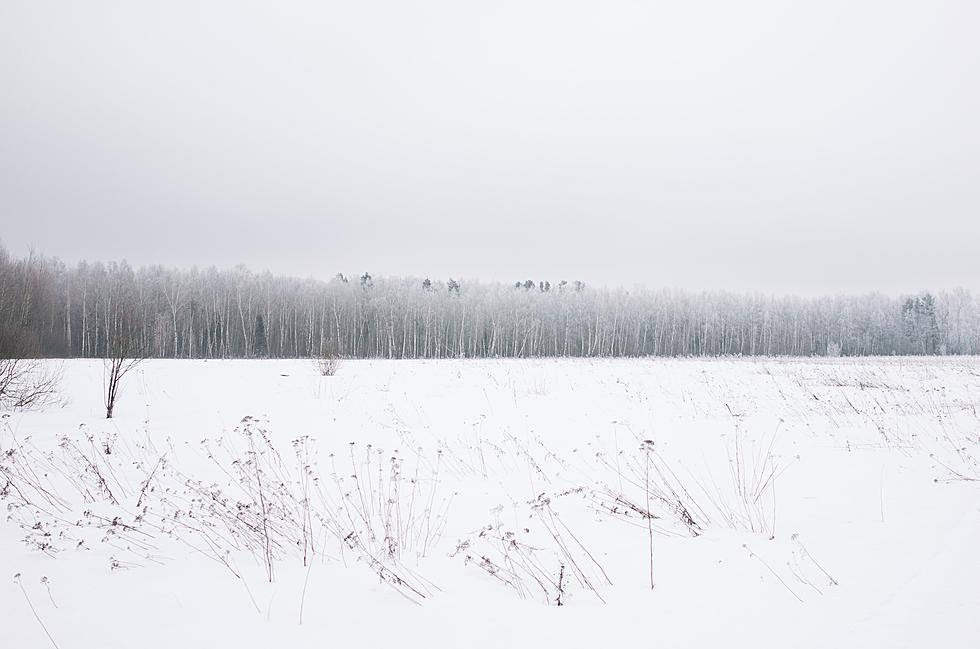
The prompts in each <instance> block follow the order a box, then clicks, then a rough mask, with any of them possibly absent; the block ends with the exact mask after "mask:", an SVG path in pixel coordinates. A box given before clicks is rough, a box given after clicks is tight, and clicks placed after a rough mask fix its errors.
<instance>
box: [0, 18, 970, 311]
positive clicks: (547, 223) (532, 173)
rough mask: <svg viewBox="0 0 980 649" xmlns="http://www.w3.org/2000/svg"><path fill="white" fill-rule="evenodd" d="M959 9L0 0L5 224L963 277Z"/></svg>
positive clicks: (531, 270) (482, 255) (549, 258)
mask: <svg viewBox="0 0 980 649" xmlns="http://www.w3.org/2000/svg"><path fill="white" fill-rule="evenodd" d="M978 34H980V3H978V2H975V1H974V2H971V1H961V2H954V1H945V2H944V1H942V0H922V1H918V0H916V1H905V2H903V1H902V0H891V1H880V2H878V1H874V2H872V1H862V0H847V1H838V0H823V1H821V2H806V3H802V2H785V1H776V0H773V1H765V2H763V1H753V2H732V1H731V0H728V1H723V0H719V1H707V0H701V1H698V0H691V1H684V2H677V1H676V0H675V1H672V2H661V1H656V0H650V1H639V0H636V1H629V2H627V1H623V0H594V1H588V2H585V1H578V0H514V1H512V0H492V1H490V0H485V1H483V2H469V1H467V0H447V1H435V0H390V1H389V0H385V1H382V0H376V1H373V2H372V1H365V0H358V1H356V2H352V1H346V2H329V1H323V0H321V1H318V2H294V1H283V0H280V1H277V2H263V3H246V2H241V1H237V2H227V3H216V2H202V1H195V2H176V1H173V0H168V1H167V2H152V3H150V2H146V3H144V2H136V1H133V0H129V1H126V2H117V3H107V2H91V1H89V2H68V1H65V2H43V1H39V0H28V1H18V0H3V1H2V2H0V239H2V240H3V242H4V243H5V245H6V246H7V247H8V248H9V249H10V250H11V251H12V252H13V253H15V254H23V253H25V252H26V251H27V250H28V249H29V248H30V246H32V245H33V246H34V247H36V248H37V249H38V250H39V251H41V252H44V253H46V254H52V255H58V256H61V257H63V258H65V259H67V260H69V261H75V260H78V259H82V258H88V259H93V260H94V259H120V258H126V259H128V260H129V261H130V262H131V263H134V264H141V263H164V264H168V265H182V266H183V265H191V264H198V265H201V266H206V265H210V264H217V265H219V266H231V265H234V264H236V263H239V262H241V263H246V264H248V265H249V266H251V267H253V268H254V269H257V270H260V269H263V268H269V269H271V270H273V271H274V272H277V273H288V274H297V275H313V276H318V277H330V276H332V275H333V274H334V273H336V272H337V271H344V272H347V273H360V272H363V271H364V270H369V271H371V272H372V273H373V274H398V275H429V276H432V277H434V278H435V277H440V278H445V277H448V276H450V275H452V276H455V277H464V278H471V279H472V278H482V279H487V280H498V279H499V280H504V281H514V280H517V279H523V278H532V279H552V280H557V279H561V278H567V279H575V278H580V279H584V280H586V281H587V282H591V283H596V284H613V285H616V284H623V285H627V286H631V285H633V284H636V283H643V284H647V285H650V286H680V287H687V288H696V289H700V288H704V289H711V288H729V289H735V290H747V291H756V290H759V291H766V292H780V293H781V292H797V293H807V294H812V293H817V292H839V291H845V292H856V291H865V290H870V289H881V290H884V291H887V292H900V291H906V290H917V289H920V288H924V287H932V288H943V287H951V286H956V285H964V286H969V287H972V288H980V260H978V255H977V249H978V244H980V218H978V216H980V210H978V208H980V182H978V179H980V117H978V116H980V83H978V81H980V79H978V76H980V74H978V71H980V38H978Z"/></svg>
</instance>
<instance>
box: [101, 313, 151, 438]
mask: <svg viewBox="0 0 980 649" xmlns="http://www.w3.org/2000/svg"><path fill="white" fill-rule="evenodd" d="M145 358H146V353H145V351H144V346H143V345H142V344H141V343H140V339H139V338H138V336H137V335H136V333H135V332H134V331H133V330H132V328H130V327H129V326H127V323H126V322H125V320H123V319H120V320H119V321H117V322H116V324H115V327H113V329H112V335H111V336H110V337H109V340H108V341H107V344H106V357H105V358H104V359H103V366H104V368H105V371H104V382H105V418H106V419H112V412H113V409H114V408H115V407H116V399H118V398H119V389H120V387H121V385H122V380H123V378H124V377H125V376H126V374H128V373H129V371H130V370H131V369H133V368H134V367H136V366H137V365H139V364H140V363H142V362H143V360H144V359H145Z"/></svg>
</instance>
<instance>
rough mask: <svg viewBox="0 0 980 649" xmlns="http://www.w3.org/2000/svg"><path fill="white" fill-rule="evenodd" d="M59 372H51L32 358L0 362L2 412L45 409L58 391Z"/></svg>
mask: <svg viewBox="0 0 980 649" xmlns="http://www.w3.org/2000/svg"><path fill="white" fill-rule="evenodd" d="M60 379H61V372H60V371H51V370H48V369H46V368H45V367H44V365H43V363H42V362H41V361H39V360H36V359H32V358H4V359H0V408H31V407H38V406H41V405H44V403H45V402H46V401H47V400H48V399H50V398H51V397H52V396H53V395H54V393H55V391H56V390H57V387H58V382H59V381H60Z"/></svg>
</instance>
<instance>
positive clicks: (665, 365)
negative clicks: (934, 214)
mask: <svg viewBox="0 0 980 649" xmlns="http://www.w3.org/2000/svg"><path fill="white" fill-rule="evenodd" d="M51 363H52V364H56V365H60V364H62V362H60V361H57V362H56V361H51ZM63 372H64V376H63V379H62V384H61V385H62V391H61V395H60V396H61V400H60V402H58V403H54V404H49V405H47V406H46V407H45V408H43V409H39V410H33V411H26V412H11V413H7V414H5V415H4V419H3V423H2V425H0V451H2V452H3V459H2V460H0V468H2V469H3V471H4V472H5V476H6V477H5V476H4V475H0V482H2V481H6V482H7V483H8V488H7V489H6V496H5V497H4V498H3V501H2V502H3V504H4V505H5V508H6V517H5V520H4V521H3V522H0V548H2V551H0V575H4V574H5V575H6V576H7V577H6V578H5V579H4V580H3V581H2V582H0V583H3V584H5V585H3V586H0V611H2V612H3V613H2V618H0V620H2V622H0V647H44V646H50V642H49V640H48V639H47V638H46V637H45V631H44V628H42V625H41V623H39V622H38V620H37V619H35V617H34V615H33V614H32V611H31V606H33V608H34V609H35V610H36V612H37V615H38V617H39V618H40V620H41V622H42V623H43V626H44V627H45V628H46V629H47V631H48V632H50V634H51V637H52V638H53V639H54V641H55V642H56V643H57V644H58V646H59V647H62V648H64V649H67V648H68V647H96V646H98V647H120V648H122V647H127V648H128V647H135V646H139V647H141V648H147V647H161V648H163V647H173V646H175V645H178V644H181V645H185V646H193V647H197V646H202V647H203V646H235V647H262V646H290V647H319V646H332V645H336V644H340V645H344V646H355V647H361V646H389V647H391V646H406V647H415V646H426V647H460V646H467V647H491V646H493V647H499V646H508V645H512V646H559V645H560V646H563V647H601V646H615V645H617V644H620V643H622V644H626V643H630V644H637V643H642V644H644V645H656V646H665V647H674V646H676V647H682V646H683V647H686V646H715V645H719V644H722V643H724V644H725V646H731V647H741V646H753V647H758V646H793V647H825V646H835V647H867V646H888V647H922V646H954V645H957V646H964V645H969V644H972V643H973V642H975V641H976V640H975V639H976V638H977V637H978V634H980V619H978V616H977V615H976V614H975V612H976V611H977V610H980V588H978V587H977V584H978V583H980V561H977V560H976V557H975V555H976V548H977V547H980V498H978V490H980V482H977V481H976V480H977V479H978V478H980V414H978V412H977V405H978V401H980V364H978V362H977V359H975V358H952V357H951V358H929V359H920V358H916V359H913V358H888V359H881V358H872V359H675V360H665V359H631V360H591V359H576V360H565V359H562V360H558V359H555V360H533V361H530V360H528V361H522V360H482V361H476V360H447V361H344V362H343V363H342V364H341V366H340V369H339V371H338V372H337V374H336V376H333V377H322V376H320V375H319V374H318V373H317V372H316V371H315V367H314V365H313V363H311V362H310V361H302V360H290V361H272V360H268V361H264V360H263V361H187V360H177V361H164V360H160V361H157V360H154V361H146V362H145V363H143V364H142V365H140V366H139V368H138V369H137V370H134V372H133V373H132V374H130V375H129V376H128V377H127V378H126V380H125V383H124V385H123V388H122V395H121V397H120V400H119V402H118V404H117V406H116V414H115V418H114V419H112V420H105V419H104V418H103V417H104V406H103V405H102V387H103V383H102V381H103V378H102V376H103V369H102V364H101V362H99V361H67V362H64V363H63ZM246 417H249V418H251V419H249V420H247V421H244V422H243V420H244V419H245V418H246ZM249 431H251V434H252V436H251V438H249V437H248V435H247V433H248V432H249ZM262 431H264V434H265V436H267V437H268V440H269V444H270V445H271V446H270V448H265V447H263V441H262V437H263V433H262ZM304 436H308V440H306V441H303V442H300V443H299V446H298V447H297V446H296V445H295V444H294V443H293V442H294V440H302V439H304ZM249 439H251V440H252V442H253V443H254V444H256V446H255V447H254V448H255V449H256V456H255V457H256V458H257V461H258V462H259V463H260V465H261V466H262V467H263V473H261V474H260V475H261V476H264V477H265V478H266V480H267V484H266V487H265V489H267V490H268V491H267V492H265V496H264V497H265V498H268V499H272V501H274V502H272V504H270V503H269V502H268V501H267V502H266V506H267V507H269V508H270V513H268V514H267V515H266V516H265V521H266V523H267V525H268V526H273V527H275V528H276V531H274V532H273V533H272V535H273V536H274V537H275V534H277V533H279V532H281V536H279V537H275V538H274V539H273V543H275V542H279V543H280V544H281V545H280V546H277V547H273V548H272V554H273V555H274V556H273V561H272V564H273V565H272V569H273V576H274V581H273V582H271V583H270V582H269V581H268V578H267V570H268V566H267V565H266V563H265V562H264V560H263V556H264V555H263V554H262V552H261V551H258V552H257V551H256V546H254V545H253V544H250V542H248V541H245V540H243V539H244V537H243V536H238V537H236V536H235V531H237V532H238V533H239V534H243V533H244V532H243V531H242V530H243V529H244V528H243V527H242V528H236V530H231V531H230V528H229V525H230V526H231V527H234V526H235V523H234V522H231V523H229V520H228V519H227V518H225V519H221V520H219V518H212V519H210V520H209V519H208V514H207V512H209V511H213V509H212V508H213V504H209V503H206V502H205V503H201V502H200V501H194V500H192V499H191V495H190V494H189V491H188V490H189V487H188V484H189V482H188V481H190V482H191V483H193V484H198V482H197V481H200V482H199V484H200V485H202V486H203V487H202V489H203V491H198V492H197V494H198V495H200V494H201V493H217V491H215V490H220V492H221V494H223V495H224V496H227V497H229V498H230V499H231V500H230V501H229V502H230V507H231V509H232V510H234V508H235V505H236V504H237V503H243V502H251V503H252V505H253V507H252V509H250V510H249V513H248V514H247V515H246V517H247V516H252V518H248V520H249V521H251V522H253V523H254V522H255V521H257V520H260V519H257V518H254V516H255V513H256V509H255V507H257V506H258V504H257V503H258V501H254V502H253V501H252V500H250V496H249V492H248V489H249V485H252V484H254V483H252V482H250V480H251V478H248V477H247V476H248V475H252V477H253V478H254V476H255V472H254V470H253V472H252V473H251V474H248V471H249V467H250V466H252V465H249V464H248V462H247V458H248V454H247V451H248V448H249V447H248V444H249ZM644 440H650V442H652V445H651V444H649V443H647V444H644ZM369 444H370V445H371V446H370V451H369V450H368V445H369ZM106 445H108V447H107V446H106ZM272 448H274V449H275V450H276V451H277V452H278V453H279V459H276V456H275V455H274V454H273V451H272ZM297 448H300V449H302V448H308V449H309V452H310V454H311V455H310V458H309V462H307V463H306V464H307V465H308V466H309V467H310V469H309V473H308V474H306V475H308V476H312V477H317V478H318V479H319V480H318V483H317V484H318V485H319V488H320V490H321V492H322V493H323V496H322V497H321V496H319V495H318V496H316V497H314V496H312V495H311V496H310V499H309V502H310V503H311V504H310V509H311V510H313V511H312V513H311V515H310V519H309V526H308V534H307V537H308V539H307V543H306V551H307V556H308V558H309V561H307V565H306V566H304V560H303V556H304V547H303V546H304V543H303V541H302V538H303V534H302V533H301V530H302V529H304V527H303V525H302V524H299V527H296V526H292V523H295V522H296V521H301V520H305V519H304V514H303V512H304V509H303V499H302V497H294V498H293V499H292V500H289V499H288V498H286V497H284V496H282V494H284V493H287V492H288V493H289V494H292V495H293V496H296V494H299V493H301V477H302V475H304V472H303V471H302V470H300V468H299V467H300V466H301V465H300V463H299V462H298V460H297V455H296V450H297ZM736 448H737V449H738V450H737V451H736ZM107 449H108V450H109V453H108V454H107V453H106V452H105V451H106V450H107ZM208 449H210V452H211V455H212V456H213V459H209V457H208ZM9 451H13V453H12V454H11V453H9ZM331 454H333V457H332V458H331ZM352 457H353V459H352ZM392 457H394V458H397V460H396V462H397V465H398V466H399V473H398V475H397V476H396V477H392V473H391V468H392V464H391V458H392ZM161 458H163V460H161ZM368 458H370V459H368ZM236 459H239V460H242V462H241V463H237V464H236V463H235V460H236ZM87 462H91V463H92V465H91V466H94V467H96V468H98V469H99V473H98V475H97V474H96V473H95V472H94V471H92V470H90V467H89V465H88V464H86V463H87ZM158 463H159V466H158ZM25 467H29V468H30V469H32V470H33V471H34V473H33V474H32V473H31V472H30V471H29V470H28V468H25ZM275 467H278V469H276V468H275ZM253 469H254V466H253ZM242 471H244V473H242ZM355 472H356V473H357V474H358V476H359V477H358V481H357V482H355V480H354V478H353V477H352V475H353V474H354V473H355ZM31 475H33V476H34V478H31V477H30V476H31ZM99 475H101V476H102V479H104V480H105V487H106V489H105V490H103V488H102V486H100V483H99V482H98V480H99V478H98V476H99ZM151 476H152V477H151ZM276 476H279V477H281V478H282V479H283V480H282V481H283V482H284V483H285V486H284V487H283V489H282V491H280V492H278V495H277V494H276V493H273V492H274V491H275V488H276V487H275V485H274V484H269V483H274V482H275V479H276ZM738 476H741V480H740V479H739V477H738ZM12 478H13V480H12ZM35 479H36V484H40V485H44V487H45V489H48V490H49V493H50V494H53V496H52V499H53V500H54V501H55V502H56V503H58V504H57V506H54V505H52V504H51V503H50V502H46V501H44V498H43V497H42V496H40V495H39V492H37V491H30V488H29V486H28V487H25V486H24V485H29V484H30V483H31V481H32V480H35ZM311 479H312V478H311ZM243 480H244V481H243ZM413 480H414V483H413V482H412V481H413ZM12 483H17V484H19V485H20V486H21V487H22V488H24V489H25V490H26V491H27V492H29V493H27V494H25V496H26V497H24V498H20V497H19V496H18V495H17V494H16V493H15V490H14V489H12V488H11V484H12ZM651 483H652V485H653V487H651V492H654V491H655V490H656V488H660V489H661V491H659V492H657V493H674V494H676V495H677V498H673V497H672V496H671V497H668V498H667V501H668V502H664V501H662V500H659V499H658V498H657V497H656V494H654V495H653V496H651V506H650V507H649V508H648V510H649V511H651V512H653V513H654V514H655V515H657V516H658V518H656V519H650V520H649V521H648V519H646V518H644V517H643V516H641V515H640V514H639V513H637V511H636V510H629V508H628V507H627V506H626V505H623V504H622V502H628V503H632V504H633V505H636V506H638V507H639V508H640V509H641V510H644V511H646V510H647V509H646V499H647V487H646V485H647V484H651ZM309 484H311V483H308V485H307V486H308V487H309ZM144 485H145V486H146V489H145V490H144V489H143V487H144ZM357 487H361V488H362V489H364V490H368V489H370V490H371V492H370V493H365V494H360V495H359V494H358V492H357ZM740 487H741V493H740ZM671 489H672V490H673V491H672V492H671ZM108 493H111V494H112V497H111V499H110V497H109V496H108ZM252 493H253V495H254V492H252ZM31 494H33V495H31ZM344 494H351V495H350V496H347V497H345V495H344ZM617 497H622V501H621V502H620V503H618V504H617V503H616V502H615V500H616V498H617ZM112 499H114V500H116V501H117V503H118V504H114V503H113V502H111V500H112ZM25 501H29V502H30V504H25ZM678 501H679V502H681V503H682V504H683V505H685V506H686V507H687V509H686V510H685V511H687V515H688V516H690V519H689V520H687V522H685V520H686V519H685V515H684V514H682V513H681V511H680V510H681V508H680V507H679V506H678V505H677V502H678ZM137 502H140V507H137V506H136V503H137ZM276 504H287V505H288V504H291V505H293V506H294V508H293V509H290V510H289V511H283V512H272V511H271V509H272V508H274V507H275V506H276ZM610 506H611V507H616V508H617V513H612V512H611V511H610V510H609V509H608V507H610ZM144 507H145V508H146V511H145V514H144V516H143V517H142V518H141V519H137V518H136V515H137V513H138V512H139V511H140V510H141V509H142V508H144ZM178 511H179V512H180V514H179V516H178V518H176V519H175V512H178ZM358 511H364V512H366V515H365V517H366V518H367V519H368V521H367V522H365V521H364V520H363V519H358V517H357V512H358ZM626 511H629V515H626V514H624V513H623V512H626ZM86 512H88V513H86ZM188 514H190V515H191V518H187V516H188ZM318 516H319V517H320V518H318ZM98 517H102V518H101V519H100V518H98ZM114 519H115V520H116V524H115V525H113V524H112V522H111V521H113V520H114ZM174 520H180V521H182V522H188V521H191V522H193V525H195V526H201V527H207V526H208V525H213V526H214V527H213V528H212V527H207V529H211V530H213V534H214V536H212V537H211V538H212V541H214V540H215V539H218V541H217V542H218V543H219V545H220V548H219V549H218V550H217V551H216V552H215V551H209V549H208V548H209V547H213V546H208V545H207V544H206V543H205V542H204V541H203V537H202V536H200V535H199V534H196V533H194V532H191V531H188V529H187V528H185V527H184V528H182V527H180V526H179V525H176V524H175V523H174ZM222 521H223V522H222ZM290 521H292V523H291V522H290ZM323 521H333V522H332V523H324V522H323ZM648 522H649V523H650V528H652V529H653V536H652V538H653V556H654V567H653V575H654V581H655V586H654V587H653V588H652V589H651V587H650V534H649V529H648V526H647V523H648ZM38 523H39V524H40V528H39V529H31V528H32V527H33V526H34V525H35V524H38ZM386 523H388V525H389V526H390V527H391V529H390V530H389V532H388V533H387V534H386V533H385V524H386ZM297 530H300V531H297ZM525 530H527V531H525ZM549 530H552V531H555V532H556V534H555V535H554V536H553V535H552V534H551V532H549ZM371 531H373V532H374V538H373V539H371V538H370V532H371ZM481 531H482V532H483V535H482V536H481ZM348 532H355V533H356V535H357V536H356V538H352V539H348V542H347V543H345V536H346V535H347V533H348ZM45 533H50V535H51V536H47V537H46V536H44V534H45ZM695 534H696V535H695ZM498 536H499V537H502V538H504V539H506V540H507V541H508V542H509V541H513V543H511V544H510V545H507V544H506V543H502V542H500V541H495V540H493V537H498ZM386 537H388V538H389V541H386V540H385V538H386ZM250 538H253V539H254V538H260V539H261V538H264V537H262V535H261V534H259V535H258V536H254V535H253V536H252V537H250ZM25 539H29V541H28V542H25ZM235 539H237V541H236V540H235ZM79 541H82V543H81V545H80V546H79V544H78V543H79ZM358 542H359V544H358ZM39 544H43V546H44V548H45V550H46V551H39V550H38V546H39ZM310 544H312V548H311V547H310ZM393 546H394V547H393ZM507 548H509V550H508V549H507ZM515 548H522V550H520V551H518V550H517V549H515ZM531 548H533V549H531ZM562 548H564V549H562ZM226 549H227V550H229V552H228V553H227V554H224V555H223V554H222V553H223V552H224V550H226ZM389 550H391V552H389ZM467 555H469V556H470V557H471V559H470V560H467V559H466V556H467ZM220 556H224V557H225V558H226V560H227V561H228V565H225V564H223V563H222V562H221V561H220V560H218V559H217V558H216V557H220ZM483 557H486V558H487V559H489V560H490V561H492V562H493V564H494V565H496V566H500V567H502V568H505V569H506V568H508V567H509V568H511V569H513V570H514V574H513V575H511V574H507V573H505V572H501V571H498V572H497V573H496V575H494V574H490V572H488V570H486V569H484V568H486V567H487V566H488V565H489V564H484V567H481V565H480V564H481V563H483ZM521 557H523V558H524V560H525V561H527V563H526V564H524V565H525V566H531V570H530V571H527V572H525V571H523V569H522V568H520V566H518V563H519V562H520V561H521V560H522V559H521ZM562 566H564V571H565V574H564V577H563V582H562V583H563V588H562V590H563V592H562V593H561V597H562V603H563V606H562V607H557V606H555V605H554V604H555V599H556V598H557V595H558V593H557V591H556V590H555V588H554V584H553V583H552V582H553V581H556V580H557V579H558V574H559V572H560V571H561V570H562ZM538 569H540V571H541V572H539V573H535V571H536V570H538ZM233 571H234V572H233ZM386 571H387V572H386ZM235 573H237V574H238V575H239V576H236V574H235ZM15 574H19V575H20V576H19V577H18V578H17V579H14V578H13V576H14V575H15ZM392 574H397V575H399V576H400V578H402V579H403V580H404V582H403V583H401V584H399V583H392V579H390V578H389V580H388V581H383V580H382V579H381V578H380V577H379V575H382V576H384V575H389V576H390V575H392ZM533 574H536V575H537V577H534V576H532V575H533ZM549 579H550V580H552V581H551V582H549ZM507 581H509V582H510V583H509V584H508V583H505V582H507ZM539 581H541V582H543V583H544V586H545V587H542V586H541V585H539V583H538V582H539ZM590 585H591V586H590ZM21 587H23V589H24V590H23V591H22V590H21ZM546 591H547V592H546ZM25 593H26V597H25ZM28 600H29V601H28ZM301 611H302V623H300V616H301Z"/></svg>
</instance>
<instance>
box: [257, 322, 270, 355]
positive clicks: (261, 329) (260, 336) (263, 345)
mask: <svg viewBox="0 0 980 649" xmlns="http://www.w3.org/2000/svg"><path fill="white" fill-rule="evenodd" d="M253 339H254V340H255V345H254V349H253V352H254V354H255V355H256V356H267V355H268V354H269V343H268V342H267V341H266V338H265V320H263V319H262V314H261V313H260V314H258V315H257V316H255V333H254V336H253Z"/></svg>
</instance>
